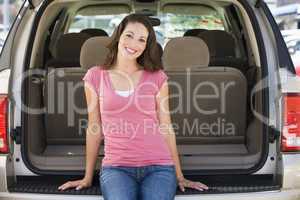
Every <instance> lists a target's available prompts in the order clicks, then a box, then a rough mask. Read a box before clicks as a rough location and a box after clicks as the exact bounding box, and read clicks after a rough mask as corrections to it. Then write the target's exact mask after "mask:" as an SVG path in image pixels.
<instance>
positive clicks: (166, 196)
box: [99, 165, 177, 200]
mask: <svg viewBox="0 0 300 200" xmlns="http://www.w3.org/2000/svg"><path fill="white" fill-rule="evenodd" d="M99 179H100V187H101V191H102V195H103V198H104V200H173V199H174V198H175V194H176V188H177V179H176V171H175V166H174V165H149V166H143V167H125V166H102V168H101V171H100V173H99Z"/></svg>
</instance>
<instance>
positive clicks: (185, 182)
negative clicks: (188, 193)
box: [177, 176, 208, 192]
mask: <svg viewBox="0 0 300 200" xmlns="http://www.w3.org/2000/svg"><path fill="white" fill-rule="evenodd" d="M177 181H178V185H179V188H180V190H181V191H182V192H184V191H185V188H186V187H187V188H193V189H196V190H200V191H203V190H208V187H207V185H205V184H203V183H201V182H194V181H190V180H187V179H185V178H184V177H183V176H181V177H179V178H177Z"/></svg>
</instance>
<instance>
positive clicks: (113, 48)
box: [103, 14, 162, 71]
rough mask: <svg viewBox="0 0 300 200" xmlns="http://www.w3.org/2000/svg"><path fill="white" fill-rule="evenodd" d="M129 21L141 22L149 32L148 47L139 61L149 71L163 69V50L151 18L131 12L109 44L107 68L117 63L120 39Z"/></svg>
mask: <svg viewBox="0 0 300 200" xmlns="http://www.w3.org/2000/svg"><path fill="white" fill-rule="evenodd" d="M128 23H141V24H143V25H144V26H145V27H146V29H147V30H148V33H149V35H148V38H147V43H146V48H145V50H144V52H143V53H142V55H140V56H139V57H138V58H137V63H138V64H139V65H141V66H142V68H143V69H144V70H147V71H157V70H159V69H162V62H161V56H162V55H161V54H162V52H161V49H160V47H159V46H158V44H157V42H156V37H155V32H154V30H153V27H152V25H151V22H150V20H149V18H148V17H147V16H144V15H141V14H130V15H128V16H126V17H125V18H124V19H123V20H122V22H121V23H120V24H119V25H118V27H117V28H116V29H115V30H114V33H113V34H112V36H111V42H110V43H109V44H108V46H107V47H108V49H109V53H108V55H107V57H106V60H105V62H104V65H103V67H104V68H105V69H110V68H111V67H112V66H113V65H114V64H115V63H116V60H117V54H118V43H119V39H120V36H121V34H122V33H123V31H124V29H125V27H126V26H127V24H128Z"/></svg>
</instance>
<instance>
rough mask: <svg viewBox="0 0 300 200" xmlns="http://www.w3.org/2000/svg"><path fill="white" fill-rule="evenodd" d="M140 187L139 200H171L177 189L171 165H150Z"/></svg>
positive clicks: (173, 169) (173, 168) (174, 172)
mask: <svg viewBox="0 0 300 200" xmlns="http://www.w3.org/2000/svg"><path fill="white" fill-rule="evenodd" d="M148 169H149V170H148V173H146V174H145V177H144V179H143V181H142V182H141V185H140V191H139V192H140V193H139V199H140V200H173V199H174V198H175V194H176V189H177V179H176V171H175V167H174V166H173V165H152V166H149V168H148Z"/></svg>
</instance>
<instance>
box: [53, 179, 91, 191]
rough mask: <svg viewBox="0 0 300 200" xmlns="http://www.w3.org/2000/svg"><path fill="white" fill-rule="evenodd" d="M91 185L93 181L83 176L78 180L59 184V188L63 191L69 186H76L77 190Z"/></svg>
mask: <svg viewBox="0 0 300 200" xmlns="http://www.w3.org/2000/svg"><path fill="white" fill-rule="evenodd" d="M91 185H92V181H90V180H87V179H84V178H83V179H80V180H76V181H68V182H66V183H64V184H62V185H61V186H59V187H58V190H61V191H63V190H66V189H69V188H75V189H76V190H81V189H83V188H88V187H90V186H91Z"/></svg>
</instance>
